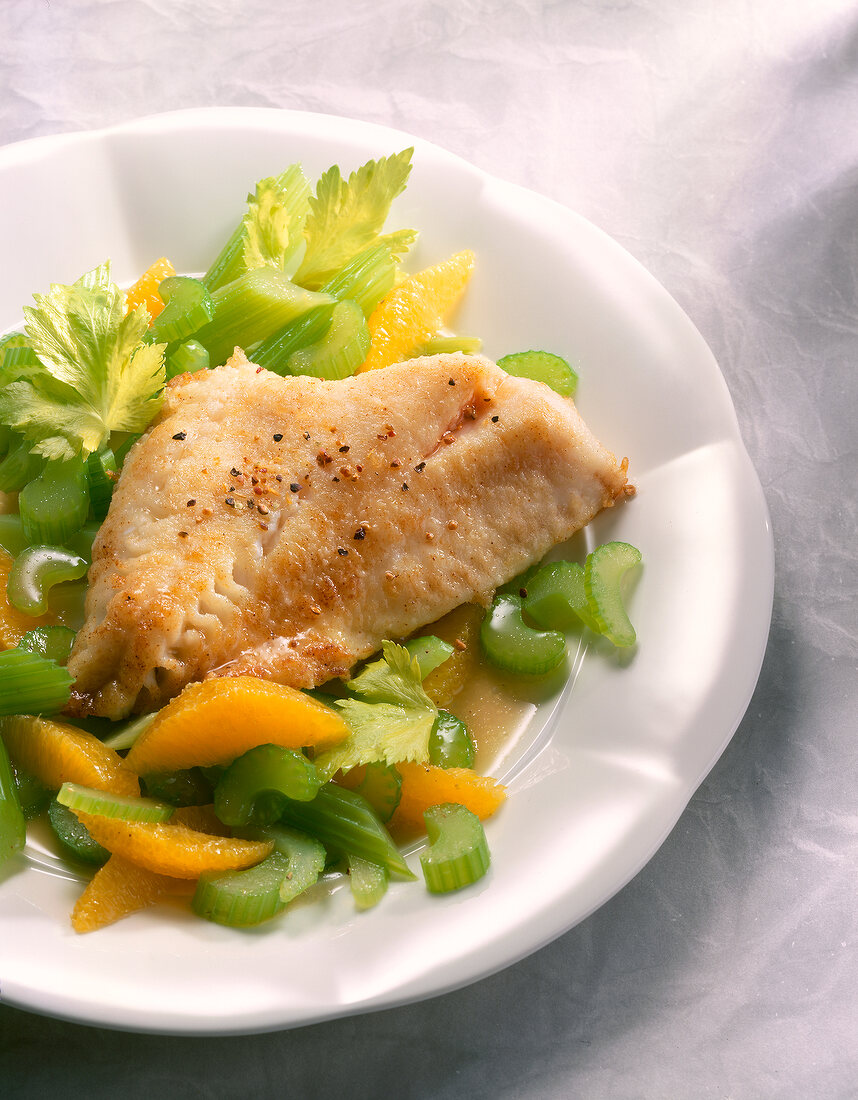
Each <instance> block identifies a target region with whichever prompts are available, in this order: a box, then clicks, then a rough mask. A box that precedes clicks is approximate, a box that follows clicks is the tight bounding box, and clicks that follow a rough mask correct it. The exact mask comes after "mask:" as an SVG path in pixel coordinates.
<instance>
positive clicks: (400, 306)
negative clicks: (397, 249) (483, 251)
mask: <svg viewBox="0 0 858 1100" xmlns="http://www.w3.org/2000/svg"><path fill="white" fill-rule="evenodd" d="M473 270H474V254H473V252H471V250H470V249H469V248H466V249H464V251H462V252H456V253H455V254H454V255H452V256H450V258H449V259H447V260H444V261H442V262H441V263H440V264H436V265H435V266H434V267H427V268H426V270H425V271H420V272H418V273H417V274H416V275H410V276H409V277H408V278H407V279H405V280H403V282H401V283H400V284H399V286H397V287H394V289H393V290H392V291H391V292H390V293H389V294H388V295H387V297H386V298H384V299H383V301H381V302H379V304H378V306H377V307H376V309H375V312H374V313H373V314H372V316H371V317H370V319H369V321H368V322H367V324H368V326H369V334H370V345H369V354H368V355H367V357H366V360H365V361H364V364H363V366H362V367H360V368H359V369H360V370H362V371H363V370H375V369H377V368H378V367H389V366H390V364H391V363H399V362H401V361H402V360H403V359H405V358H406V357H407V356H408V355H409V353H410V352H412V351H413V350H414V349H415V348H416V347H417V346H418V345H419V344H422V343H423V342H424V341H425V340H427V339H428V338H429V337H430V336H434V335H435V333H437V332H438V331H439V330H440V329H441V327H442V326H443V324H444V322H445V320H446V319H447V317H448V316H449V314H450V313H451V312H452V310H453V307H454V306H455V305H456V303H457V302H458V301H459V298H461V296H462V293H463V291H464V289H465V287H466V286H467V284H468V280H469V279H470V277H471V273H472V272H473Z"/></svg>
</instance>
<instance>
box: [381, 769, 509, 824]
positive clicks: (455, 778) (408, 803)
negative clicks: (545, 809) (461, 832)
mask: <svg viewBox="0 0 858 1100" xmlns="http://www.w3.org/2000/svg"><path fill="white" fill-rule="evenodd" d="M396 768H397V771H398V772H399V774H400V775H401V776H402V797H401V798H400V800H399V805H398V806H397V807H396V811H395V813H394V814H393V817H392V818H391V819H390V829H391V831H394V832H405V833H413V832H414V831H417V832H421V833H425V831H426V826H425V822H424V820H423V812H424V810H428V809H429V807H430V806H437V805H438V804H439V803H442V802H458V803H459V804H460V805H462V806H467V808H468V809H469V810H470V811H471V812H472V813H475V814H476V815H477V817H478V818H480V820H481V821H482V820H484V819H485V818H487V817H490V816H491V815H492V814H493V813H494V812H495V810H497V809H498V807H499V806H501V805H502V804H503V802H504V800H505V799H506V791H505V790H504V788H503V787H502V786H501V785H500V783H498V782H497V780H495V779H490V778H488V777H487V776H482V775H477V773H476V772H473V771H471V769H470V768H438V767H436V766H435V765H434V764H397V765H396Z"/></svg>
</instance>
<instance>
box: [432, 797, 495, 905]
mask: <svg viewBox="0 0 858 1100" xmlns="http://www.w3.org/2000/svg"><path fill="white" fill-rule="evenodd" d="M423 820H424V821H425V822H426V832H427V834H428V836H429V849H428V851H425V852H423V853H422V854H421V856H420V865H421V867H422V868H423V877H424V878H425V879H426V888H427V889H428V890H429V892H430V893H432V894H448V893H450V892H452V891H453V890H461V889H462V888H463V887H465V886H471V885H472V884H473V883H475V882H478V881H479V880H480V879H481V878H482V877H483V875H485V873H486V871H488V869H489V864H490V863H491V857H490V856H489V846H488V842H487V841H486V834H485V830H484V829H483V826H482V822H481V821H480V819H479V818H478V817H477V815H476V814H475V813H472V812H471V811H470V810H469V809H468V808H467V806H460V805H459V804H458V803H455V802H444V803H441V804H440V805H438V806H430V807H429V809H428V810H426V811H425V813H424V814H423Z"/></svg>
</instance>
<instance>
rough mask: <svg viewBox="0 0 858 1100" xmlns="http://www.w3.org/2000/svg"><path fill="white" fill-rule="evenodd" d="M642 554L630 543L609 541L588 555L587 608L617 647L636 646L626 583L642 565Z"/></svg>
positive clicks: (600, 630)
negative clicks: (638, 566)
mask: <svg viewBox="0 0 858 1100" xmlns="http://www.w3.org/2000/svg"><path fill="white" fill-rule="evenodd" d="M640 562H641V552H640V550H638V549H637V547H634V546H631V545H630V544H629V543H627V542H606V543H604V545H602V546H597V547H596V549H595V550H594V551H593V552H592V553H591V554H589V555H588V556H587V561H586V564H585V566H584V589H585V591H586V593H587V607H588V610H589V612H590V614H591V615H592V617H593V619H594V620H595V622H596V624H597V626H598V629H599V632H600V633H601V634H603V635H604V636H605V637H606V638H607V639H608V640H609V641H611V642H613V643H614V645H615V646H620V647H627V646H632V645H634V644H635V641H636V634H635V628H634V627H633V626H632V623H631V620H630V619H629V616H628V613H627V611H626V608H625V605H624V603H623V592H622V580H623V577H624V576H625V575H626V573H628V572H629V570H631V569H634V568H635V566H637V565H640Z"/></svg>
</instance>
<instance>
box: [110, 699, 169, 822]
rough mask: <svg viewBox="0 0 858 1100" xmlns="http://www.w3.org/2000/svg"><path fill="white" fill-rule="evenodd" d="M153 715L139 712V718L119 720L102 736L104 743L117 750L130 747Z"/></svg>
mask: <svg viewBox="0 0 858 1100" xmlns="http://www.w3.org/2000/svg"><path fill="white" fill-rule="evenodd" d="M156 713H157V712H156ZM155 717H156V714H141V715H140V717H139V718H132V719H131V720H130V721H129V722H120V723H119V726H118V728H117V729H116V730H114V732H113V733H112V734H111V735H110V736H109V737H105V738H104V744H105V745H107V747H108V748H109V749H116V751H117V752H122V751H123V750H124V749H130V748H131V746H132V745H133V744H134V742H135V741H136V740H137V738H138V737H139V736H140V734H141V733H143V731H144V730H147V729H148V728H149V727H150V726H151V725H152V723H153V722H154V721H155ZM167 801H169V799H167Z"/></svg>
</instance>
